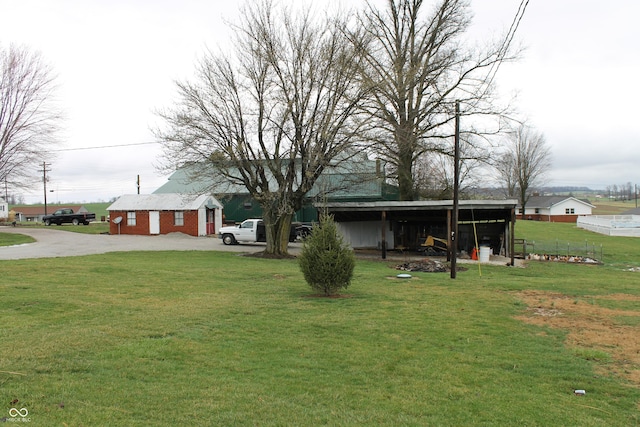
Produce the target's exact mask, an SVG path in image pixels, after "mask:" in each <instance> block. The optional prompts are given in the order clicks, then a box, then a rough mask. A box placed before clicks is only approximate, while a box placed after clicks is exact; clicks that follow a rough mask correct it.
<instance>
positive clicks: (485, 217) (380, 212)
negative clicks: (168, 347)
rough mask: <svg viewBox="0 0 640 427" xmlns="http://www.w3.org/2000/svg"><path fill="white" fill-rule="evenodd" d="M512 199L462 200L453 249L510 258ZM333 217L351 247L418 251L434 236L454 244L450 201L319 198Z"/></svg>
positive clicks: (513, 204)
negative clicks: (478, 249) (478, 248)
mask: <svg viewBox="0 0 640 427" xmlns="http://www.w3.org/2000/svg"><path fill="white" fill-rule="evenodd" d="M516 205H517V201H516V200H460V201H459V202H458V239H457V242H456V245H455V246H456V249H457V251H458V252H459V251H466V252H467V253H470V251H471V250H472V248H473V247H474V246H475V243H476V238H477V242H478V244H479V245H485V246H490V247H491V251H492V252H493V253H495V254H502V255H504V256H508V257H511V264H513V263H514V251H513V247H514V225H515V213H516ZM316 207H317V208H318V209H319V210H321V211H322V210H324V209H326V210H327V211H328V212H329V213H330V214H332V215H333V216H334V219H335V221H336V222H337V223H338V226H339V229H340V231H341V232H342V234H343V235H344V238H345V240H346V241H347V242H348V243H349V244H350V245H351V246H352V247H353V248H377V249H379V250H380V251H381V254H382V257H383V258H384V257H385V256H386V251H387V250H402V251H418V249H421V248H423V247H424V246H423V245H424V244H425V240H426V239H427V238H428V237H429V236H432V237H434V238H438V239H442V240H444V241H446V242H447V246H448V247H451V246H452V241H451V236H452V227H453V224H452V217H453V201H452V200H429V201H409V202H400V201H393V202H389V201H383V202H343V203H339V202H336V203H319V204H316Z"/></svg>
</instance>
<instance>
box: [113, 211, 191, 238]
mask: <svg viewBox="0 0 640 427" xmlns="http://www.w3.org/2000/svg"><path fill="white" fill-rule="evenodd" d="M183 212H184V225H182V226H177V225H175V214H174V211H160V234H168V233H173V232H179V233H184V234H189V235H191V236H197V235H198V211H183ZM109 215H110V218H111V222H110V225H109V232H110V233H111V234H118V224H115V223H114V222H113V220H114V219H115V218H117V217H119V216H121V217H122V222H121V223H120V234H134V235H142V236H148V235H149V211H136V225H130V224H127V211H110V212H109Z"/></svg>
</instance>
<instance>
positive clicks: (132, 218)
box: [127, 211, 136, 225]
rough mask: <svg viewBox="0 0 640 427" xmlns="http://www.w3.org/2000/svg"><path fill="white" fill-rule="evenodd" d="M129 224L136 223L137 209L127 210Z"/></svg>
mask: <svg viewBox="0 0 640 427" xmlns="http://www.w3.org/2000/svg"><path fill="white" fill-rule="evenodd" d="M127 225H136V213H135V211H133V212H127Z"/></svg>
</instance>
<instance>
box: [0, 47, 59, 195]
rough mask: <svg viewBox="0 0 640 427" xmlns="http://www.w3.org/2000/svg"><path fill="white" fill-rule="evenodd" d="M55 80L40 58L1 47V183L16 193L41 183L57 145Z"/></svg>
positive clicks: (36, 55)
mask: <svg viewBox="0 0 640 427" xmlns="http://www.w3.org/2000/svg"><path fill="white" fill-rule="evenodd" d="M54 80H55V77H54V75H53V72H52V69H51V68H50V66H48V65H47V64H46V63H45V62H44V61H43V59H42V58H41V56H40V54H38V53H32V52H30V51H29V50H28V49H27V48H25V47H17V46H10V47H9V48H8V49H3V48H2V46H0V181H2V182H3V184H5V185H7V186H11V187H12V188H13V189H14V191H15V189H17V188H22V189H26V188H31V187H33V186H34V185H35V184H36V183H37V182H38V179H37V178H36V176H35V174H36V172H37V169H38V167H41V166H42V162H43V161H44V160H45V159H47V158H49V157H50V152H49V150H51V148H52V147H53V145H54V144H56V143H57V132H58V130H59V124H60V121H61V115H60V113H59V111H58V110H57V108H56V105H55V99H54V91H55V88H56V86H55V81H54Z"/></svg>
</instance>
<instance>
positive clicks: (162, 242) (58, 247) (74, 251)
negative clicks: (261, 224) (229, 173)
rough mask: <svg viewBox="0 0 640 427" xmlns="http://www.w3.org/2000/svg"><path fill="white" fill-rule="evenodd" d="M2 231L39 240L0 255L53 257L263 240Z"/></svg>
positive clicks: (256, 248) (255, 247) (245, 247)
mask: <svg viewBox="0 0 640 427" xmlns="http://www.w3.org/2000/svg"><path fill="white" fill-rule="evenodd" d="M0 232H2V233H20V234H26V235H28V236H31V237H33V238H34V239H36V242H33V243H28V244H24V245H16V246H0V259H27V258H52V257H67V256H80V255H91V254H103V253H107V252H120V251H168V250H169V251H227V252H260V251H263V250H264V248H265V245H264V243H254V244H242V245H231V246H225V245H224V244H223V243H222V240H220V239H218V238H217V237H214V236H212V237H193V236H189V235H186V234H182V233H171V234H163V235H158V236H130V235H123V234H121V235H109V234H82V233H74V232H70V231H62V230H56V229H55V228H27V227H4V226H0ZM301 246H302V245H301V244H300V243H292V244H290V245H289V250H290V252H291V253H292V254H296V253H298V252H299V250H300V248H301Z"/></svg>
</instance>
